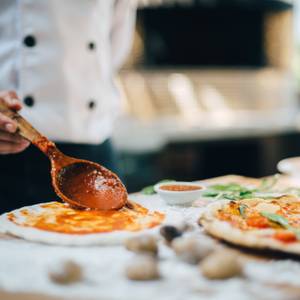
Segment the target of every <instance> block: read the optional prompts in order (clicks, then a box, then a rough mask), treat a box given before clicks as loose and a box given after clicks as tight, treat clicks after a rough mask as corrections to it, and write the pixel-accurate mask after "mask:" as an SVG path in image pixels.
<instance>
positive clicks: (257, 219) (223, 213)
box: [216, 196, 300, 242]
mask: <svg viewBox="0 0 300 300" xmlns="http://www.w3.org/2000/svg"><path fill="white" fill-rule="evenodd" d="M266 214H273V215H274V214H276V216H277V219H278V217H279V218H280V217H283V218H284V220H286V221H287V223H288V226H283V225H282V224H280V222H276V221H274V220H273V221H272V220H271V219H270V218H268V217H267V216H266ZM216 217H217V218H218V219H219V220H222V221H226V222H229V223H230V224H231V225H232V226H233V227H236V228H239V229H241V230H257V229H273V230H274V234H273V237H274V238H276V239H277V240H280V241H283V242H294V241H296V240H297V237H296V231H297V230H299V234H300V200H299V199H298V198H295V197H292V196H284V197H280V198H274V199H245V200H239V201H231V202H230V203H228V204H227V205H225V206H224V207H223V208H222V209H220V210H218V211H217V213H216ZM287 227H288V228H287Z"/></svg>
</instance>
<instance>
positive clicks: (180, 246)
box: [171, 236, 213, 264]
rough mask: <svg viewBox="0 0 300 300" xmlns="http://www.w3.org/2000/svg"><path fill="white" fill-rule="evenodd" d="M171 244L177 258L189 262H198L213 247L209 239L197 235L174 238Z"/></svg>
mask: <svg viewBox="0 0 300 300" xmlns="http://www.w3.org/2000/svg"><path fill="white" fill-rule="evenodd" d="M171 246H172V248H173V250H174V251H175V253H176V254H177V256H178V257H179V258H181V259H182V260H184V261H186V262H188V263H190V264H196V263H198V262H199V261H200V260H201V259H203V258H204V257H206V256H207V255H208V254H209V253H210V252H211V251H212V249H213V245H212V243H210V241H207V240H200V239H199V237H198V238H197V237H193V236H189V237H181V238H176V239H174V240H173V241H172V244H171Z"/></svg>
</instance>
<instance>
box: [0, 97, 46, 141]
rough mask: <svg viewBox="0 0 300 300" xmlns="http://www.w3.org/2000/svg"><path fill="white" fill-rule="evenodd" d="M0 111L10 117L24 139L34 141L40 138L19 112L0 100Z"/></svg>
mask: <svg viewBox="0 0 300 300" xmlns="http://www.w3.org/2000/svg"><path fill="white" fill-rule="evenodd" d="M0 113H2V114H4V115H5V116H7V117H9V118H11V119H12V120H14V121H15V123H16V124H17V126H18V129H17V130H18V131H17V132H18V133H19V134H20V135H21V136H22V137H24V138H25V139H27V140H29V141H31V142H32V143H34V142H35V141H36V140H37V139H40V138H41V137H42V135H41V134H40V133H39V132H38V131H37V130H36V129H35V128H34V127H33V126H32V125H31V124H30V123H29V122H28V121H27V120H25V119H24V118H23V117H22V116H21V115H20V114H19V113H17V112H16V111H15V110H13V109H11V108H9V107H8V106H7V105H6V104H5V103H3V102H2V101H0Z"/></svg>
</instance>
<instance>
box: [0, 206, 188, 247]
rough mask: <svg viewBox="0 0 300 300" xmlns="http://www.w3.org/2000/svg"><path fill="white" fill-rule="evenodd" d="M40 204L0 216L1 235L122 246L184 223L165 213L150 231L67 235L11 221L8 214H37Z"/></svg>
mask: <svg viewBox="0 0 300 300" xmlns="http://www.w3.org/2000/svg"><path fill="white" fill-rule="evenodd" d="M49 203H51V202H49ZM44 204H45V203H40V204H36V205H32V206H25V207H22V208H19V209H16V210H13V211H11V212H9V213H5V214H2V215H1V216H0V233H4V234H10V235H13V236H15V237H19V238H22V239H24V240H27V241H32V242H40V243H45V244H53V245H63V246H87V245H103V246H104V245H107V246H110V245H118V244H122V243H123V242H124V240H126V239H127V238H130V237H133V236H138V235H141V234H145V233H147V234H153V235H155V234H157V233H158V231H159V228H160V226H162V225H165V224H174V225H175V224H178V223H182V218H181V216H180V215H179V214H178V213H176V212H168V213H166V212H163V213H165V219H164V221H163V222H162V223H161V224H160V225H158V226H156V227H154V228H150V229H144V230H141V231H121V230H119V231H113V232H104V233H88V234H66V233H59V232H53V231H47V230H41V229H38V228H34V227H29V226H22V225H18V224H15V223H14V222H12V221H10V220H9V218H8V214H10V213H13V214H14V215H16V216H18V215H20V211H21V210H24V209H26V210H29V211H30V210H31V211H33V212H37V211H40V210H41V207H40V205H44ZM149 211H150V212H151V210H149Z"/></svg>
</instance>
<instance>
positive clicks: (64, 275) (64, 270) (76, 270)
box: [49, 260, 83, 284]
mask: <svg viewBox="0 0 300 300" xmlns="http://www.w3.org/2000/svg"><path fill="white" fill-rule="evenodd" d="M49 277H50V279H51V280H52V281H53V282H55V283H58V284H71V283H75V282H78V281H80V280H81V279H82V277H83V275H82V269H81V267H80V265H78V264H77V263H75V262H73V261H71V260H69V261H65V262H63V263H62V264H61V265H59V266H58V265H57V266H55V267H54V268H53V269H52V270H50V271H49Z"/></svg>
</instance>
